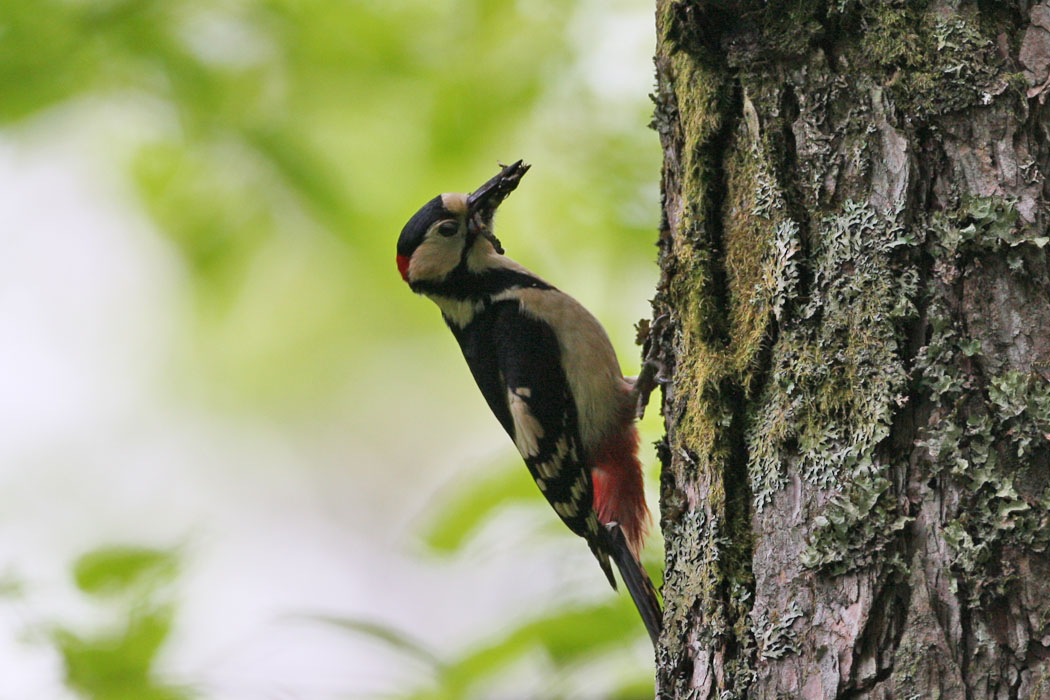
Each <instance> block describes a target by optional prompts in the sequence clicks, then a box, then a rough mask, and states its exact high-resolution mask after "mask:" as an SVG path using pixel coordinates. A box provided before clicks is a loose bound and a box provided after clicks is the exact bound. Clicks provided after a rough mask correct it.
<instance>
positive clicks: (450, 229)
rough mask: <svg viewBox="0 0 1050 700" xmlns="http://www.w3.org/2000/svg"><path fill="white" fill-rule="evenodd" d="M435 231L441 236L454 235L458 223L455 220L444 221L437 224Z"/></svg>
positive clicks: (457, 228) (457, 229)
mask: <svg viewBox="0 0 1050 700" xmlns="http://www.w3.org/2000/svg"><path fill="white" fill-rule="evenodd" d="M437 231H438V233H440V234H441V235H442V236H446V237H447V236H455V235H456V232H457V231H459V224H458V223H456V222H455V221H446V222H444V223H442V224H440V225H438V229H437Z"/></svg>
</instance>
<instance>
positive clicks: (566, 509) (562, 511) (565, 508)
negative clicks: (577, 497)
mask: <svg viewBox="0 0 1050 700" xmlns="http://www.w3.org/2000/svg"><path fill="white" fill-rule="evenodd" d="M553 505H554V512H556V513H557V514H558V515H560V516H561V517H563V518H571V517H572V516H574V515H576V507H575V506H574V505H573V504H572V503H555V504H553Z"/></svg>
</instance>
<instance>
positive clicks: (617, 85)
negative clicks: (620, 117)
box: [571, 5, 656, 102]
mask: <svg viewBox="0 0 1050 700" xmlns="http://www.w3.org/2000/svg"><path fill="white" fill-rule="evenodd" d="M653 14H654V10H653V9H652V8H651V7H649V8H647V9H638V8H636V7H625V8H622V9H619V10H617V9H612V10H610V9H608V8H606V7H605V6H604V5H599V6H598V7H587V8H586V9H584V10H583V11H581V12H580V13H579V14H578V15H577V16H576V19H575V21H574V22H573V24H572V27H571V36H572V37H573V41H574V43H575V44H576V45H577V46H579V47H580V65H579V71H580V72H581V73H583V75H584V80H585V82H586V84H587V85H588V86H589V87H590V88H591V90H592V91H593V92H594V93H595V94H596V95H597V96H598V97H601V98H604V99H607V100H625V101H632V102H636V101H637V100H638V96H639V95H645V94H648V93H649V92H651V91H652V90H653V86H654V85H655V83H656V78H655V77H654V68H653V55H654V53H655V52H656V29H655V28H654V26H653V23H654V19H653Z"/></svg>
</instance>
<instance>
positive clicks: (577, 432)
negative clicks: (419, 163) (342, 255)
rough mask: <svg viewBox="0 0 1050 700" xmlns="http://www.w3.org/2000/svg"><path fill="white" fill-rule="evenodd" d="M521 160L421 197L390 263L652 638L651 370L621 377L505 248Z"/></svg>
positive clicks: (612, 358) (566, 303) (594, 325)
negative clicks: (498, 225)
mask: <svg viewBox="0 0 1050 700" xmlns="http://www.w3.org/2000/svg"><path fill="white" fill-rule="evenodd" d="M529 167H530V166H529V165H527V164H526V163H524V162H522V161H520V160H519V161H517V162H516V163H513V164H511V165H508V166H504V167H503V168H502V170H501V171H500V172H499V173H498V174H497V175H496V176H494V177H493V178H492V179H490V180H489V181H488V182H486V183H485V184H483V185H482V186H481V187H479V188H478V189H476V190H475V191H474V192H472V193H470V194H461V193H446V194H442V195H439V196H437V197H434V198H433V199H431V200H430V201H429V202H427V203H426V204H424V205H423V207H422V208H421V209H420V210H419V211H418V212H416V213H415V215H414V216H412V218H411V219H409V221H408V223H407V224H405V227H404V229H402V231H401V236H400V237H399V238H398V241H397V268H398V270H399V271H400V273H401V277H402V279H404V281H405V282H407V283H408V286H409V287H410V288H411V290H412V291H413V292H415V293H417V294H421V295H423V296H426V297H428V298H430V299H431V300H432V301H433V302H434V303H435V304H437V306H438V308H439V309H440V310H441V315H442V317H443V318H444V320H445V323H446V324H447V325H448V327H449V329H451V331H452V334H453V335H454V336H455V338H456V340H457V341H458V342H459V346H460V349H461V350H462V351H463V356H464V358H466V361H467V365H468V366H469V367H470V371H471V373H472V374H473V375H474V379H475V381H476V382H477V385H478V388H479V389H481V393H482V394H483V395H484V397H485V400H486V401H487V402H488V405H489V408H490V409H492V412H493V413H494V414H495V415H496V418H497V419H498V420H499V422H500V424H501V425H502V426H503V428H504V430H506V431H507V434H508V435H510V438H511V440H513V441H514V445H515V447H517V449H518V452H519V453H520V454H521V456H522V458H523V459H524V460H525V465H526V466H527V467H528V470H529V473H530V474H531V475H532V478H533V479H534V480H535V481H536V484H537V485H538V486H539V488H540V491H541V492H542V493H543V495H544V496H545V497H546V498H547V501H548V502H550V504H551V506H552V507H553V508H554V511H555V512H556V513H557V514H558V516H559V517H560V518H561V519H562V521H563V522H564V523H565V524H566V525H567V526H568V528H569V529H570V530H571V531H572V532H574V533H576V534H577V535H579V536H580V537H583V538H584V540H586V542H587V544H588V545H589V546H590V549H591V551H592V552H593V553H594V556H595V557H596V558H597V559H598V563H599V564H600V565H601V568H602V571H603V572H604V573H605V576H606V577H607V578H608V579H609V583H610V584H611V585H612V587H613V588H614V589H615V588H616V581H615V579H614V578H613V574H612V568H611V567H610V565H609V559H610V558H611V559H612V561H613V562H615V563H616V566H617V568H618V569H619V570H620V575H621V576H622V578H623V580H624V583H625V584H626V586H627V590H628V592H629V593H630V595H631V597H632V599H633V600H634V603H635V606H636V607H637V608H638V612H639V613H640V614H641V617H642V621H643V622H644V624H645V627H646V630H647V631H648V633H649V636H650V638H651V639H652V641H653V645H654V646H655V645H656V643H657V639H658V637H659V634H660V628H661V620H662V613H661V610H660V604H659V602H658V600H657V597H656V591H655V588H654V587H653V584H652V582H651V581H650V579H649V576H648V575H647V574H646V572H645V569H644V568H643V567H642V565H641V563H640V561H639V552H640V550H641V547H642V542H643V540H644V538H645V534H646V531H647V529H648V526H649V521H650V516H649V510H648V508H647V507H646V505H645V494H644V490H643V485H642V468H641V463H640V462H639V459H638V430H637V428H636V427H635V424H634V421H635V417H636V414H639V415H640V412H641V411H642V410H644V404H645V401H646V399H647V398H648V396H649V392H650V391H651V390H652V388H653V383H654V375H655V369H654V367H653V365H652V364H651V363H647V364H646V365H645V367H644V368H643V371H642V374H641V375H639V377H638V378H636V379H635V378H627V377H624V376H623V374H622V373H621V371H620V365H619V361H618V360H617V358H616V353H615V351H614V350H613V347H612V343H611V342H610V341H609V336H608V335H607V334H606V332H605V329H604V328H603V327H602V325H601V324H600V323H599V322H598V320H597V319H596V318H595V317H594V316H593V315H591V313H590V312H589V311H587V309H585V308H584V307H583V306H582V305H581V304H580V303H579V302H578V301H576V300H575V299H573V298H572V297H571V296H569V295H568V294H565V293H564V292H562V291H560V290H559V289H557V288H556V287H554V286H553V285H551V284H550V283H549V282H547V281H545V280H543V279H542V278H540V277H539V276H537V275H535V274H533V273H532V272H530V271H529V270H527V269H525V268H524V267H523V266H522V265H519V264H518V263H516V262H514V261H513V260H511V259H510V258H508V257H506V256H505V255H504V254H503V253H504V251H503V247H502V246H501V245H500V242H499V239H497V238H496V236H495V235H494V233H493V230H492V221H493V217H494V215H495V212H496V208H497V207H498V206H499V205H500V203H501V202H502V201H503V200H504V199H505V198H506V197H507V195H509V194H510V193H511V192H512V191H514V189H515V188H516V187H517V186H518V183H519V182H520V180H521V178H522V176H523V175H525V173H526V172H527V171H528V169H529Z"/></svg>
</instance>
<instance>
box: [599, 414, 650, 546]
mask: <svg viewBox="0 0 1050 700" xmlns="http://www.w3.org/2000/svg"><path fill="white" fill-rule="evenodd" d="M591 481H592V482H593V483H594V512H596V513H597V514H598V520H600V521H601V522H602V523H603V524H605V523H613V522H615V523H619V524H620V529H621V530H623V534H624V537H626V538H627V545H628V546H629V547H630V548H631V552H632V553H633V554H634V556H635V557H637V556H638V552H639V551H640V550H641V548H642V541H643V540H644V539H645V534H646V532H647V531H648V530H649V508H648V506H646V505H645V487H644V485H643V483H642V464H641V462H639V461H638V429H637V428H635V427H634V425H631V424H628V425H627V426H625V427H624V428H623V429H621V430H618V431H615V432H614V434H612V435H610V436H609V437H607V438H606V439H605V441H604V442H602V444H601V445H600V446H599V447H598V449H597V450H595V455H594V468H593V469H592V470H591Z"/></svg>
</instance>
